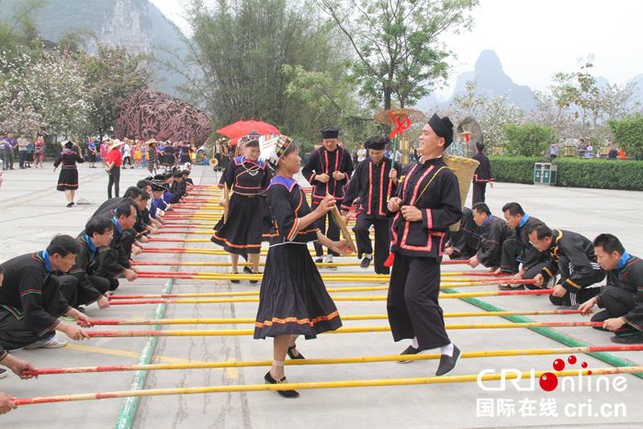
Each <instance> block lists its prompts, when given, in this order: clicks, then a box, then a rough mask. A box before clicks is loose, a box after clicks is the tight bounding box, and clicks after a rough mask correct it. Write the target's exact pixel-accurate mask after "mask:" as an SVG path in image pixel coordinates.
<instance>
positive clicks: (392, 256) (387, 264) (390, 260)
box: [384, 252, 395, 268]
mask: <svg viewBox="0 0 643 429" xmlns="http://www.w3.org/2000/svg"><path fill="white" fill-rule="evenodd" d="M393 261H395V253H393V252H391V253H390V254H389V255H388V258H386V261H384V266H385V267H386V268H391V267H392V266H393Z"/></svg>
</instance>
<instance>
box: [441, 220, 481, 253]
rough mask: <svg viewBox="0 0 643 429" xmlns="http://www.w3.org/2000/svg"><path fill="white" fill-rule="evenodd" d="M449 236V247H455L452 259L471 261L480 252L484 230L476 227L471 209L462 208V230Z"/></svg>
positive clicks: (450, 232) (451, 232) (449, 233)
mask: <svg viewBox="0 0 643 429" xmlns="http://www.w3.org/2000/svg"><path fill="white" fill-rule="evenodd" d="M447 236H448V244H447V246H451V247H453V254H452V255H451V256H450V258H451V259H469V258H471V257H473V256H474V255H475V254H476V253H477V252H478V249H479V248H480V239H481V238H482V228H480V227H479V226H478V225H476V223H475V221H474V220H473V212H472V211H471V209H470V208H468V207H463V208H462V219H460V229H459V230H458V231H455V232H453V231H449V232H448V234H447Z"/></svg>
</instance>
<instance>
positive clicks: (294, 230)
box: [286, 218, 299, 241]
mask: <svg viewBox="0 0 643 429" xmlns="http://www.w3.org/2000/svg"><path fill="white" fill-rule="evenodd" d="M298 227H299V218H297V219H295V222H294V223H293V224H292V228H291V229H290V232H289V233H288V237H286V240H288V241H292V240H293V238H295V236H296V235H297V229H298Z"/></svg>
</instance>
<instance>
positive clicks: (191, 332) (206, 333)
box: [87, 322, 603, 338]
mask: <svg viewBox="0 0 643 429" xmlns="http://www.w3.org/2000/svg"><path fill="white" fill-rule="evenodd" d="M600 326H603V322H530V323H513V322H506V323H462V324H458V325H445V328H446V329H448V330H462V329H524V328H545V327H547V328H552V327H555V328H578V327H600ZM390 331H391V328H390V327H389V326H355V327H350V328H346V327H343V328H339V329H337V330H335V331H329V332H324V334H366V333H371V332H390ZM87 334H88V335H89V336H90V337H91V338H133V337H239V336H252V335H253V334H254V330H253V329H188V330H171V329H168V330H141V331H89V332H87Z"/></svg>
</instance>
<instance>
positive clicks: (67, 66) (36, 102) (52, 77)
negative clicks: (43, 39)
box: [0, 51, 92, 137]
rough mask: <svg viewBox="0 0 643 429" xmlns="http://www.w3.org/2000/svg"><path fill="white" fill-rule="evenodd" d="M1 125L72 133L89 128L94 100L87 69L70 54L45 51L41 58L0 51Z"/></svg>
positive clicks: (65, 134) (20, 129)
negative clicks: (12, 54) (91, 97)
mask: <svg viewBox="0 0 643 429" xmlns="http://www.w3.org/2000/svg"><path fill="white" fill-rule="evenodd" d="M0 66H1V67H2V68H3V69H4V70H7V72H6V73H5V74H4V75H2V76H1V77H0V127H2V129H4V130H6V131H13V132H16V133H32V132H34V131H39V132H42V133H45V134H50V135H58V136H63V137H71V136H72V135H83V134H86V133H88V132H89V131H90V130H89V124H90V121H89V115H90V113H91V109H92V106H91V103H90V101H89V90H88V88H87V84H86V80H85V77H84V73H83V69H82V68H81V67H80V65H79V63H78V62H77V61H76V60H74V59H73V58H72V57H70V56H69V55H67V54H64V53H60V52H57V51H49V52H44V53H43V55H42V56H40V57H38V58H37V59H31V58H30V57H29V56H28V55H26V54H22V55H18V56H16V57H14V58H13V59H11V60H10V59H8V57H7V55H6V54H5V53H0Z"/></svg>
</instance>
